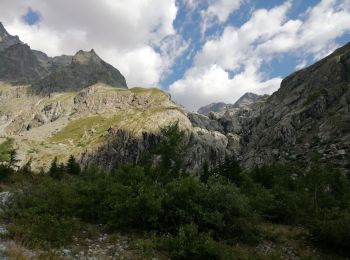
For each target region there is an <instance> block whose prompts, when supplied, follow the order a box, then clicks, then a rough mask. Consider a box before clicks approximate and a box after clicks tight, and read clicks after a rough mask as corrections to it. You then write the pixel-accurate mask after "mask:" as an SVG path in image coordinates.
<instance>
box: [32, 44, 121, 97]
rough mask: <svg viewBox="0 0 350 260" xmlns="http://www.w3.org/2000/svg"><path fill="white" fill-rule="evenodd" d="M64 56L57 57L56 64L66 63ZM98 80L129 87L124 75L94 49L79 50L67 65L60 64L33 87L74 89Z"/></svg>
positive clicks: (56, 89) (40, 89)
mask: <svg viewBox="0 0 350 260" xmlns="http://www.w3.org/2000/svg"><path fill="white" fill-rule="evenodd" d="M67 60H68V57H67V58H66V60H65V59H64V58H62V57H61V58H56V64H57V63H58V62H60V63H59V64H65V62H66V61H67ZM98 82H101V83H105V84H108V85H110V86H113V87H122V88H127V85H126V81H125V78H124V76H123V75H122V74H121V73H120V72H119V70H117V69H115V68H114V67H113V66H111V65H109V64H108V63H106V62H104V61H103V60H102V59H101V58H100V57H99V56H98V55H97V54H96V53H95V51H94V50H91V51H90V52H85V51H79V52H77V53H76V54H75V55H74V56H73V57H72V58H71V62H70V63H69V64H68V65H66V66H64V65H63V66H62V65H61V66H58V69H56V70H55V71H53V72H52V73H51V74H49V75H48V76H47V77H45V78H43V79H41V80H39V81H37V82H35V83H34V84H33V88H34V90H35V91H39V92H59V91H66V90H68V91H72V90H78V89H82V88H84V87H88V86H91V85H93V84H96V83H98Z"/></svg>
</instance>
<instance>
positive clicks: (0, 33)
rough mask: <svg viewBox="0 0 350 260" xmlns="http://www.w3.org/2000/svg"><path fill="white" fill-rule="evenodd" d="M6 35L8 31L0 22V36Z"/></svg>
mask: <svg viewBox="0 0 350 260" xmlns="http://www.w3.org/2000/svg"><path fill="white" fill-rule="evenodd" d="M8 35H9V33H8V32H7V31H6V29H5V27H4V25H3V24H2V22H0V36H1V37H4V36H8Z"/></svg>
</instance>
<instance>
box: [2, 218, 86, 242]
mask: <svg viewBox="0 0 350 260" xmlns="http://www.w3.org/2000/svg"><path fill="white" fill-rule="evenodd" d="M79 226H80V222H79V221H78V220H77V219H74V218H69V217H68V218H66V217H62V216H57V215H50V214H42V215H37V214H35V213H31V212H30V211H25V212H22V213H21V214H20V215H19V216H16V218H14V219H13V220H12V222H11V224H10V225H9V227H8V231H9V233H10V235H11V236H12V237H13V238H15V239H16V238H17V239H19V240H21V241H25V243H26V244H27V245H29V246H31V247H39V248H50V247H59V246H61V245H65V244H68V243H70V242H72V239H73V236H74V235H76V234H77V233H78V230H79Z"/></svg>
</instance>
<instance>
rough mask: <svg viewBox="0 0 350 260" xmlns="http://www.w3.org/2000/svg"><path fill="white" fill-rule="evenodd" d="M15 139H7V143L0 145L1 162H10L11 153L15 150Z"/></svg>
mask: <svg viewBox="0 0 350 260" xmlns="http://www.w3.org/2000/svg"><path fill="white" fill-rule="evenodd" d="M13 142H14V141H13V139H12V138H7V139H6V140H5V142H3V143H1V144H0V162H9V161H10V151H11V150H12V149H13Z"/></svg>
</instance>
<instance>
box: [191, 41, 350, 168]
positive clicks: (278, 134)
mask: <svg viewBox="0 0 350 260" xmlns="http://www.w3.org/2000/svg"><path fill="white" fill-rule="evenodd" d="M349 112H350V43H349V44H347V45H345V46H344V47H342V48H340V49H338V50H336V51H335V52H334V53H333V54H331V55H329V56H328V57H326V58H324V59H323V60H321V61H319V62H317V63H316V64H314V65H312V66H310V67H308V68H306V69H303V70H300V71H297V72H295V73H293V74H292V75H290V76H288V77H287V78H285V79H284V80H283V81H282V84H281V87H280V89H279V90H278V91H277V92H275V93H274V94H273V95H272V96H270V97H268V98H267V97H265V98H263V99H257V101H255V103H252V104H250V105H249V104H248V105H245V106H243V107H241V108H239V109H236V110H230V109H227V110H226V112H225V113H224V114H221V115H220V114H215V115H214V116H213V115H210V114H209V117H208V118H207V119H206V120H201V121H199V120H198V119H196V120H193V119H192V120H191V121H192V123H193V124H194V125H197V126H199V127H203V128H206V129H208V130H212V128H213V127H212V126H213V125H215V123H214V122H212V121H213V120H215V121H216V122H217V123H219V124H220V125H221V127H217V126H216V127H215V128H216V130H217V131H221V132H222V133H223V134H225V136H226V137H227V138H229V136H231V135H234V136H235V138H236V139H238V140H239V142H238V143H239V146H237V142H236V143H235V145H236V149H235V156H236V158H238V159H239V160H240V161H241V163H242V165H243V166H245V167H247V168H252V167H256V166H262V165H266V164H271V163H273V162H276V161H290V160H305V161H310V160H311V158H319V159H321V160H323V161H331V162H333V163H335V164H337V165H338V166H339V167H340V168H342V169H345V170H346V169H347V167H349V162H350V158H349V154H350V113H349ZM193 117H194V116H191V117H190V118H193ZM203 122H205V123H203ZM222 129H223V130H222ZM231 137H232V136H231ZM231 150H232V149H231Z"/></svg>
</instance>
